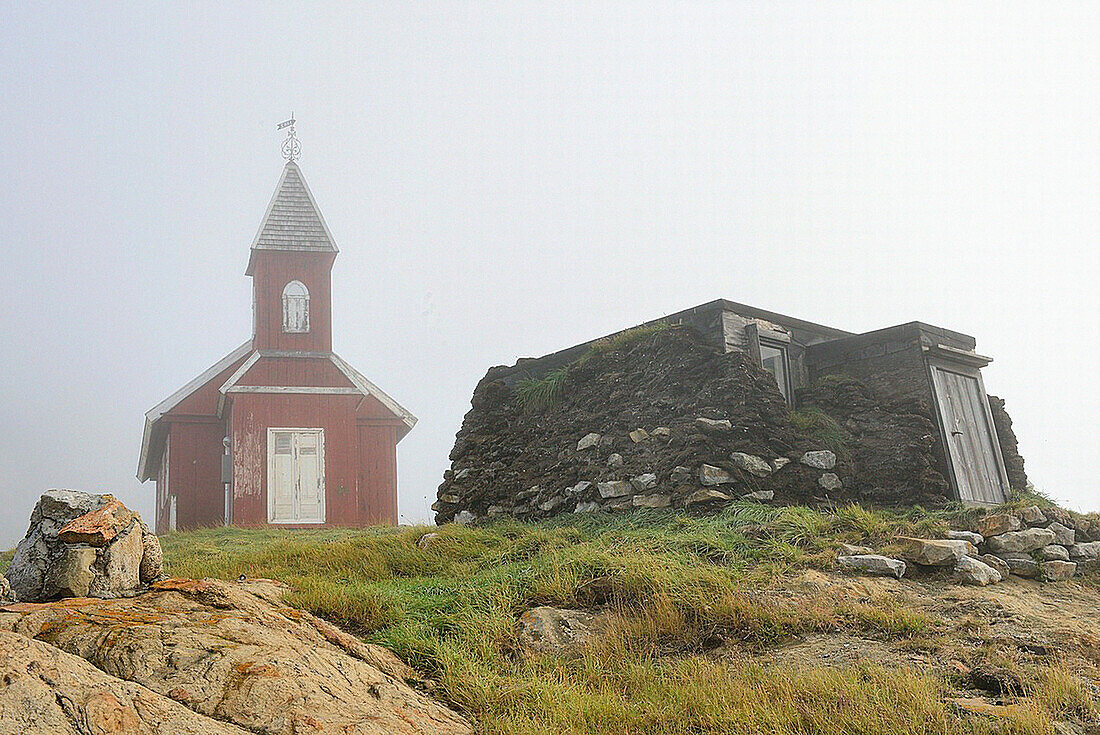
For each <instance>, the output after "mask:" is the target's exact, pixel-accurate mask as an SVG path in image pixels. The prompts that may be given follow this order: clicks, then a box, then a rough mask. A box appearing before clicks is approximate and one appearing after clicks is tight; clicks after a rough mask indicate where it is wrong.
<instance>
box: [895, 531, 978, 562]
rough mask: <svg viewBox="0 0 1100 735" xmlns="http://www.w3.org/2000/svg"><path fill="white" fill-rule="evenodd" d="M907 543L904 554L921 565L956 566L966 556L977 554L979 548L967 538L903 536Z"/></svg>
mask: <svg viewBox="0 0 1100 735" xmlns="http://www.w3.org/2000/svg"><path fill="white" fill-rule="evenodd" d="M899 540H900V541H901V542H902V543H903V544H905V550H904V551H903V552H902V556H903V557H904V558H905V560H906V561H910V562H913V563H914V564H920V565H921V566H928V567H940V566H954V565H955V564H957V563H958V561H959V560H960V559H962V558H963V557H965V556H977V555H978V550H977V549H976V548H975V547H974V545H973V544H972V543H970V542H969V541H965V540H953V539H928V538H901V539H899Z"/></svg>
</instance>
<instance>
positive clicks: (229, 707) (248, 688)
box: [0, 579, 472, 735]
mask: <svg viewBox="0 0 1100 735" xmlns="http://www.w3.org/2000/svg"><path fill="white" fill-rule="evenodd" d="M286 591H287V588H286V587H285V586H284V585H279V584H278V583H275V582H271V581H268V580H254V581H250V582H244V583H239V584H238V583H229V582H222V581H217V580H190V579H170V580H164V581H161V582H155V583H154V584H153V585H152V590H151V591H149V592H145V593H143V594H140V595H138V596H136V597H131V598H124V599H111V600H89V599H80V600H61V601H57V602H49V603H44V604H26V603H18V604H15V605H10V606H8V607H6V608H4V609H3V610H0V631H13V632H15V633H18V634H20V635H22V636H26V637H27V638H36V639H37V640H39V641H42V642H44V643H48V644H51V645H52V646H55V647H56V648H58V649H60V650H62V651H65V652H67V653H70V654H73V655H77V656H80V657H81V658H83V659H85V660H86V661H87V662H88V663H90V664H92V665H94V666H95V667H96V668H97V669H99V670H101V671H104V672H111V673H112V674H115V675H117V676H121V677H125V679H126V680H127V681H128V682H132V685H130V686H131V687H132V686H133V685H140V686H141V687H145V688H146V689H147V690H151V691H152V692H155V693H156V694H157V695H160V697H161V698H171V699H173V700H175V701H176V702H179V703H180V704H181V705H184V706H186V708H187V709H189V710H191V711H192V712H194V713H196V714H197V715H201V717H202V718H207V719H210V720H211V721H212V722H213V721H214V720H217V721H220V723H221V724H222V729H220V730H215V729H212V730H210V732H219V733H220V732H233V733H236V732H238V730H236V729H235V728H242V729H243V730H246V731H247V732H249V733H252V734H253V735H285V734H287V733H307V732H321V733H328V732H339V733H347V735H391V734H392V735H414V734H415V735H428V734H429V733H431V734H433V735H434V734H435V733H439V734H441V735H458V734H459V733H462V734H464V735H465V734H467V733H471V732H472V730H471V728H470V725H469V724H468V723H467V722H466V721H465V720H464V719H463V718H462V717H461V716H459V715H458V714H456V713H454V712H452V711H451V710H449V709H447V708H446V707H444V706H442V705H440V704H439V703H437V702H434V701H432V700H431V699H429V698H428V697H426V696H425V695H423V694H420V693H419V692H417V691H416V690H415V689H413V688H411V687H410V686H408V684H406V679H410V678H415V674H414V672H412V671H411V670H410V669H409V668H408V667H407V666H405V665H404V664H403V663H402V662H401V661H400V660H398V659H397V658H396V657H395V656H394V655H393V654H392V653H390V652H389V651H387V650H385V649H383V648H381V647H379V646H374V645H371V644H367V643H364V642H362V641H360V640H359V639H358V638H355V637H354V636H351V635H348V634H347V633H345V632H343V631H341V630H339V629H338V628H336V627H335V626H333V625H331V624H330V623H327V622H325V621H323V620H320V619H318V618H315V617H313V616H312V615H310V614H309V613H306V612H303V611H298V610H293V609H291V608H288V607H287V606H286V603H285V602H284V601H283V599H282V596H283V594H284V593H285V592H286ZM3 650H4V647H3V646H0V652H2V651H3ZM0 655H3V654H2V653H0ZM131 691H133V690H132V689H131ZM116 696H118V694H117V693H116ZM5 701H10V700H9V699H8V694H7V693H6V691H5V687H0V702H5ZM51 701H56V699H51V700H46V701H40V702H41V704H42V705H43V706H49V705H50V703H51ZM156 701H157V702H160V701H162V700H161V699H160V698H157V699H156ZM4 709H5V707H4V705H3V704H0V711H4ZM231 726H232V727H231ZM212 727H213V726H212ZM0 732H7V731H6V730H2V729H0ZM13 732H23V731H21V730H16V731H13ZM32 732H34V731H32ZM46 732H52V731H49V730H47V731H46ZM60 732H65V730H61V731H60ZM77 732H81V733H84V732H92V733H94V732H158V731H156V730H152V729H148V730H141V729H139V728H138V727H134V728H132V729H129V730H127V729H125V728H117V726H116V730H111V729H109V728H108V729H106V730H98V731H97V730H95V729H87V730H79V729H78V730H77ZM159 732H164V733H169V732H171V733H177V732H178V733H188V732H202V730H188V729H187V727H184V726H183V725H181V726H179V727H177V728H175V729H169V730H161V731H159Z"/></svg>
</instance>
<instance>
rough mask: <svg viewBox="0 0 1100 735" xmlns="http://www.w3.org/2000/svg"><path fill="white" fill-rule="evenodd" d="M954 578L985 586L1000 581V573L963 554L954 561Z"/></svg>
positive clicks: (966, 582)
mask: <svg viewBox="0 0 1100 735" xmlns="http://www.w3.org/2000/svg"><path fill="white" fill-rule="evenodd" d="M955 579H956V580H958V581H959V582H960V583H962V584H971V585H976V586H978V587H985V586H986V585H987V584H996V583H997V582H1000V581H1001V573H1000V572H999V571H997V569H995V568H993V567H991V566H989V565H988V564H986V563H985V562H983V561H981V560H979V559H976V558H974V557H972V556H964V557H963V558H961V559H959V560H958V561H957V562H956V563H955Z"/></svg>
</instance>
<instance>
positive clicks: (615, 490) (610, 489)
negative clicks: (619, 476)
mask: <svg viewBox="0 0 1100 735" xmlns="http://www.w3.org/2000/svg"><path fill="white" fill-rule="evenodd" d="M596 489H597V490H598V491H599V493H600V497H601V498H621V497H623V496H625V495H632V494H633V493H634V486H633V485H631V484H630V483H629V482H628V481H626V480H614V481H612V482H600V483H597V484H596Z"/></svg>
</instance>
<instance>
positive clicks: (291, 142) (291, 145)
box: [275, 112, 302, 161]
mask: <svg viewBox="0 0 1100 735" xmlns="http://www.w3.org/2000/svg"><path fill="white" fill-rule="evenodd" d="M294 122H295V121H294V113H293V112H292V113H290V119H289V120H284V121H283V122H281V123H279V125H278V126H277V127H276V128H275V129H276V130H282V129H283V128H289V130H287V131H286V140H284V141H283V158H285V159H286V160H288V161H297V160H298V156H299V155H301V153H302V144H301V143H299V142H298V138H297V137H295V135H294Z"/></svg>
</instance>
